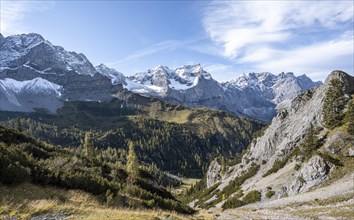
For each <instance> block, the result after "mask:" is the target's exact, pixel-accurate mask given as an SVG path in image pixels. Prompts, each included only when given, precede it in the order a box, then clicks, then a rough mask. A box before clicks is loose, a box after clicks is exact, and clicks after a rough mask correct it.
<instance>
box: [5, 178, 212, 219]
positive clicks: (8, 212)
mask: <svg viewBox="0 0 354 220" xmlns="http://www.w3.org/2000/svg"><path fill="white" fill-rule="evenodd" d="M0 195H1V197H0V219H2V218H9V217H17V218H18V219H29V218H31V217H33V216H38V215H39V216H51V215H64V216H67V217H68V219H90V220H95V219H97V220H98V219H100V220H101V219H117V220H118V219H122V220H123V219H124V220H125V219H127V220H129V219H134V220H135V219H137V220H139V219H142V220H149V219H154V220H157V219H171V220H174V219H176V220H184V219H195V220H197V219H211V217H208V215H207V214H206V213H204V214H199V215H195V216H188V215H180V214H177V213H174V212H164V211H160V210H133V209H123V208H110V207H107V206H105V205H103V204H102V203H101V202H100V198H99V197H96V196H93V195H91V194H88V193H85V192H82V191H78V190H63V189H60V188H56V187H40V186H36V185H33V184H29V183H25V184H21V185H18V186H15V187H9V186H3V185H0Z"/></svg>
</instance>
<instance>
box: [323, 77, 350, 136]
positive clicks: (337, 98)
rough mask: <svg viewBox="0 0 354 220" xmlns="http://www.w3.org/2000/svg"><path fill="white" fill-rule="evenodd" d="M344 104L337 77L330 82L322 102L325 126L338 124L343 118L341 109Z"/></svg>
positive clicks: (329, 126) (340, 84) (331, 126)
mask: <svg viewBox="0 0 354 220" xmlns="http://www.w3.org/2000/svg"><path fill="white" fill-rule="evenodd" d="M344 106H345V98H344V91H343V85H342V83H341V81H340V80H339V79H333V80H332V81H331V82H330V85H329V88H328V91H327V93H326V97H325V100H324V104H323V112H322V113H323V119H324V123H325V126H326V127H327V128H330V129H333V128H335V127H337V126H340V125H341V123H342V119H343V114H342V111H343V109H344Z"/></svg>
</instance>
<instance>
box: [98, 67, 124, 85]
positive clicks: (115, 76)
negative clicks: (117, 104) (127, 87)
mask: <svg viewBox="0 0 354 220" xmlns="http://www.w3.org/2000/svg"><path fill="white" fill-rule="evenodd" d="M95 68H96V70H97V72H99V73H100V74H102V75H103V76H106V77H108V78H110V79H111V81H112V84H114V85H116V84H126V82H125V76H124V75H123V73H121V72H118V71H117V70H115V69H113V68H109V67H107V66H106V65H104V64H100V65H98V66H96V67H95Z"/></svg>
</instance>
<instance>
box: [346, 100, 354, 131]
mask: <svg viewBox="0 0 354 220" xmlns="http://www.w3.org/2000/svg"><path fill="white" fill-rule="evenodd" d="M345 121H346V122H348V124H347V131H348V133H349V134H351V135H354V95H352V99H351V100H350V101H349V104H348V110H347V112H346V114H345Z"/></svg>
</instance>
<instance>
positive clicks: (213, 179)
mask: <svg viewBox="0 0 354 220" xmlns="http://www.w3.org/2000/svg"><path fill="white" fill-rule="evenodd" d="M220 172H221V165H220V164H219V163H218V161H217V160H213V161H212V162H211V164H210V166H209V168H208V171H207V173H206V181H207V187H208V188H210V187H211V186H212V185H214V184H215V183H217V182H219V181H220V180H221V173H220Z"/></svg>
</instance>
